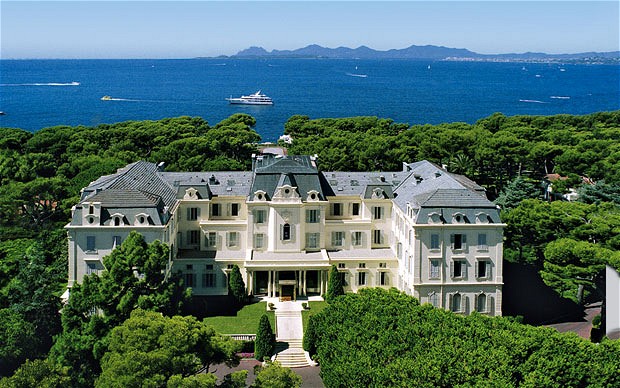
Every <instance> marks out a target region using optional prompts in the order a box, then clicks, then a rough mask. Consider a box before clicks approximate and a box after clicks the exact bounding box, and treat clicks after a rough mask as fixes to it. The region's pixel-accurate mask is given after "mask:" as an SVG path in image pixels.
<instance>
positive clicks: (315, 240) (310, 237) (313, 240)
mask: <svg viewBox="0 0 620 388" xmlns="http://www.w3.org/2000/svg"><path fill="white" fill-rule="evenodd" d="M320 236H321V235H320V234H319V233H306V249H312V248H318V247H319V240H320Z"/></svg>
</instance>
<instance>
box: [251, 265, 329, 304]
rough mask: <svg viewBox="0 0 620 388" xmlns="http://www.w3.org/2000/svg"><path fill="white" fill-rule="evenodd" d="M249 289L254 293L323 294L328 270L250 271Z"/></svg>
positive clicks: (280, 295) (284, 295)
mask: <svg viewBox="0 0 620 388" xmlns="http://www.w3.org/2000/svg"><path fill="white" fill-rule="evenodd" d="M247 276H248V291H249V292H250V293H251V294H253V295H266V296H268V297H286V298H290V300H297V298H298V297H300V296H304V297H305V296H309V295H323V294H324V293H325V291H326V289H327V271H326V270H323V269H321V270H316V269H313V270H283V271H274V270H267V271H261V270H257V271H256V270H255V271H248V273H247Z"/></svg>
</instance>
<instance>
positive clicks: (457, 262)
mask: <svg viewBox="0 0 620 388" xmlns="http://www.w3.org/2000/svg"><path fill="white" fill-rule="evenodd" d="M466 274H467V264H466V263H465V260H462V259H454V260H453V261H452V277H453V278H465V277H466V276H465V275H466Z"/></svg>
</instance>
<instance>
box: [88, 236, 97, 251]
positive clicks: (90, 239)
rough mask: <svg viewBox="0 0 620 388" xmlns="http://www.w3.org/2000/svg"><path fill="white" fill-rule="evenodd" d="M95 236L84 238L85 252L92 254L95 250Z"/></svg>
mask: <svg viewBox="0 0 620 388" xmlns="http://www.w3.org/2000/svg"><path fill="white" fill-rule="evenodd" d="M95 241H96V240H95V236H86V250H87V251H89V252H94V251H95V250H96V249H97V248H96V245H95Z"/></svg>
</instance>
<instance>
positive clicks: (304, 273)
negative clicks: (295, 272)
mask: <svg viewBox="0 0 620 388" xmlns="http://www.w3.org/2000/svg"><path fill="white" fill-rule="evenodd" d="M302 273H303V279H304V287H303V290H304V296H305V295H308V290H307V289H306V275H308V271H306V270H303V271H302Z"/></svg>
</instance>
